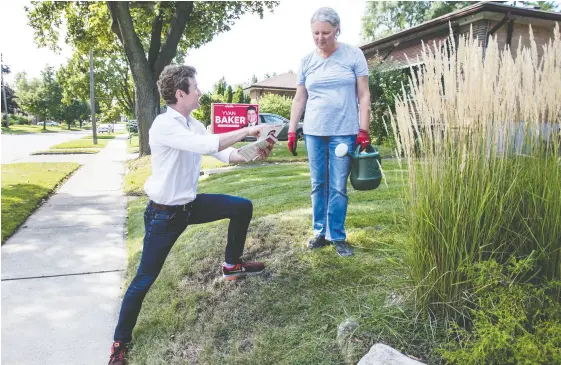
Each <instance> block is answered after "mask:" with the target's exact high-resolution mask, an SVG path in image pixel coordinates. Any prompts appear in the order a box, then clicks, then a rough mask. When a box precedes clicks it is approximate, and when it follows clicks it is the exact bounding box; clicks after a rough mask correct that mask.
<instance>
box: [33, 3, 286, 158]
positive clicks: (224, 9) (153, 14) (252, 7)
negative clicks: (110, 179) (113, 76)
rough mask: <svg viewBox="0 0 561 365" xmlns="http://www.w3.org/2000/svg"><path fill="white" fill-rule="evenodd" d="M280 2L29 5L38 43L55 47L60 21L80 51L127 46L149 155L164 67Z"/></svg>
mask: <svg viewBox="0 0 561 365" xmlns="http://www.w3.org/2000/svg"><path fill="white" fill-rule="evenodd" d="M277 4H278V2H249V1H244V2H238V1H228V2H179V1H178V2H175V1H162V2H153V1H151V2H127V1H124V2H117V1H108V2H104V3H102V2H39V1H33V2H32V3H31V6H30V7H29V8H26V11H27V14H28V18H29V23H30V25H31V26H32V27H33V29H34V30H35V40H36V42H37V44H38V45H40V46H45V47H49V48H51V49H57V42H58V39H59V36H60V30H61V26H62V24H63V21H64V23H65V24H66V26H67V33H66V42H67V43H68V44H70V45H71V46H72V47H73V48H74V49H75V50H78V51H79V52H80V53H81V54H87V53H88V52H89V51H90V50H92V51H94V53H95V54H96V55H99V56H105V55H107V54H114V51H115V47H118V48H120V49H122V50H124V54H125V55H126V60H127V63H128V65H129V67H130V70H131V72H132V76H133V80H134V84H135V108H136V114H137V119H138V121H139V133H140V153H141V154H148V153H150V149H149V146H148V129H149V128H150V125H151V123H152V121H153V120H154V118H155V116H156V115H157V114H158V112H159V101H160V98H159V95H158V91H157V86H156V80H157V79H158V77H159V75H160V73H161V72H162V70H163V69H164V67H165V66H167V65H169V64H170V63H172V62H173V61H174V59H175V61H176V62H182V60H183V57H184V55H185V54H186V52H187V51H188V50H189V49H193V48H198V47H200V46H202V45H204V44H205V43H207V42H209V41H210V40H212V39H213V37H214V36H215V35H217V34H219V33H221V32H225V31H228V30H230V28H231V26H232V25H233V24H234V23H235V22H236V20H238V19H239V18H240V16H241V15H243V14H244V13H253V14H258V15H259V16H260V17H263V13H264V11H266V10H272V9H273V8H274V7H275V6H276V5H277Z"/></svg>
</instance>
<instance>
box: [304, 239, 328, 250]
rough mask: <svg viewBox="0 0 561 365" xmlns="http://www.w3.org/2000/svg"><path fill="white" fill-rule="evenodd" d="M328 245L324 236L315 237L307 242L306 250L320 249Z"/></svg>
mask: <svg viewBox="0 0 561 365" xmlns="http://www.w3.org/2000/svg"><path fill="white" fill-rule="evenodd" d="M328 244H329V241H327V240H326V239H325V237H324V236H319V235H318V236H315V237H314V238H312V239H311V240H309V241H308V248H309V249H310V250H313V249H315V248H321V247H324V246H327V245H328Z"/></svg>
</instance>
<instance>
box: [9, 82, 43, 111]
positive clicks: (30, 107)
mask: <svg viewBox="0 0 561 365" xmlns="http://www.w3.org/2000/svg"><path fill="white" fill-rule="evenodd" d="M15 80H16V100H17V102H18V104H19V106H20V108H21V110H22V111H23V112H24V113H27V114H31V115H34V116H36V117H37V118H39V112H40V105H39V101H40V100H39V95H38V94H39V88H40V87H41V81H40V80H39V79H37V78H34V79H32V80H31V81H28V80H27V74H26V73H25V72H18V73H17V74H16V77H15Z"/></svg>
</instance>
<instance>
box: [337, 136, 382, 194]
mask: <svg viewBox="0 0 561 365" xmlns="http://www.w3.org/2000/svg"><path fill="white" fill-rule="evenodd" d="M348 150H349V148H348V147H347V145H346V144H344V143H341V144H340V145H338V146H337V148H336V149H335V154H336V155H337V156H339V157H343V156H345V155H346V156H349V157H350V158H351V185H352V186H353V188H354V189H355V190H374V189H376V188H377V187H378V186H380V183H381V182H382V170H381V166H382V159H381V157H380V153H379V152H378V150H377V149H376V147H374V146H372V145H368V146H366V148H365V149H364V151H362V152H360V145H358V146H356V149H355V151H354V153H352V154H351V153H348Z"/></svg>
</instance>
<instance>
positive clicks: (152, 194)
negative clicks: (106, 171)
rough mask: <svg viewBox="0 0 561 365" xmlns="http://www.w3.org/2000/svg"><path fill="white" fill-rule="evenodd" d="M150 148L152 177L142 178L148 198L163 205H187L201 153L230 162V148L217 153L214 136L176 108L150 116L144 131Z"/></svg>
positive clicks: (194, 193)
mask: <svg viewBox="0 0 561 365" xmlns="http://www.w3.org/2000/svg"><path fill="white" fill-rule="evenodd" d="M148 137H149V144H150V149H151V150H152V176H150V177H149V178H148V180H146V183H145V184H144V191H145V192H146V194H147V195H148V197H149V198H150V199H151V200H152V201H154V202H156V203H158V204H165V205H182V204H187V203H189V202H191V201H193V200H195V197H196V196H197V186H198V183H199V175H200V171H201V161H202V155H212V156H214V157H215V158H217V159H219V160H220V161H222V162H226V163H228V162H230V154H231V153H232V152H233V151H235V149H234V148H231V147H230V148H226V149H224V150H222V151H220V152H218V144H219V139H218V135H215V134H210V133H209V132H207V131H206V129H205V127H204V125H203V124H202V123H201V122H199V121H198V120H196V119H195V118H193V117H191V116H189V119H186V118H185V117H184V116H183V115H181V114H180V113H179V112H177V111H176V110H174V109H172V108H170V107H169V106H168V107H167V111H166V112H165V113H163V114H160V115H158V116H157V117H156V119H154V123H152V127H151V128H150V132H149V133H148Z"/></svg>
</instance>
